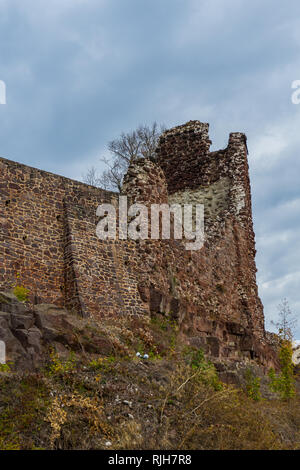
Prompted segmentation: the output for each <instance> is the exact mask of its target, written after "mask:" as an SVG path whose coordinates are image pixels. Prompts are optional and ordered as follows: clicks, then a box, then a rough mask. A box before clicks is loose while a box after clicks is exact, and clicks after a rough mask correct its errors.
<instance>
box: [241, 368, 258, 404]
mask: <svg viewBox="0 0 300 470" xmlns="http://www.w3.org/2000/svg"><path fill="white" fill-rule="evenodd" d="M245 375H246V392H247V395H248V397H249V398H252V400H254V401H259V400H261V393H260V378H259V377H255V376H254V374H253V372H252V370H251V369H250V368H249V369H247V370H246V374H245Z"/></svg>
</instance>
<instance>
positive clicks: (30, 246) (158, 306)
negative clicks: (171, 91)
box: [0, 121, 274, 366]
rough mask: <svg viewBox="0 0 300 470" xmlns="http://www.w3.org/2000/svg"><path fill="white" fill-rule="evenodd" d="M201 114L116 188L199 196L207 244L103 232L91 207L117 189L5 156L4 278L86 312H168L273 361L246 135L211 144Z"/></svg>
mask: <svg viewBox="0 0 300 470" xmlns="http://www.w3.org/2000/svg"><path fill="white" fill-rule="evenodd" d="M208 127H209V126H208V124H205V123H201V122H199V121H190V122H188V123H186V124H184V125H182V126H178V127H175V128H173V129H170V130H167V131H166V132H164V133H163V134H162V136H161V137H160V141H159V145H158V148H157V158H156V159H155V160H148V159H146V160H139V161H136V162H134V163H133V164H132V165H131V166H130V167H129V170H128V173H127V175H126V176H125V179H124V185H123V194H124V195H127V196H128V197H129V198H130V200H132V201H134V202H142V203H145V202H146V203H147V204H149V203H158V204H160V203H168V202H169V203H192V202H193V203H203V204H204V207H205V243H204V246H203V248H202V249H201V250H199V251H187V250H186V249H185V246H184V243H183V241H181V240H174V239H171V240H151V239H149V240H136V241H135V240H119V239H117V240H99V239H98V238H97V236H96V225H97V222H98V221H97V217H96V209H97V207H98V205H99V204H101V203H113V204H116V201H117V198H118V195H116V194H115V193H112V192H108V191H104V190H102V189H98V188H95V187H92V186H89V185H86V184H83V183H80V182H77V181H73V180H70V179H68V178H64V177H62V176H58V175H54V174H51V173H48V172H45V171H42V170H37V169H35V168H31V167H28V166H26V165H22V164H19V163H16V162H12V161H9V160H6V159H4V158H0V205H1V212H0V253H1V258H0V259H1V264H0V289H1V290H8V289H11V287H12V285H14V283H15V282H16V278H17V276H18V275H19V276H20V279H21V282H22V285H24V287H26V288H28V289H29V290H30V300H31V302H32V303H52V304H56V305H57V306H60V307H66V308H68V309H69V310H70V311H74V312H76V313H77V314H79V315H82V316H95V317H99V318H101V317H103V316H109V315H115V316H116V315H141V314H144V315H155V314H158V313H160V314H162V315H167V316H169V317H170V318H172V319H174V320H175V321H177V322H178V323H179V324H180V330H181V334H182V336H183V338H184V339H185V340H186V341H187V342H188V343H189V344H190V345H193V346H195V347H199V348H200V347H201V348H203V349H204V351H205V352H206V353H207V354H208V355H210V356H211V357H214V358H224V359H228V360H230V359H233V360H237V359H243V358H248V359H254V360H256V361H257V362H259V363H260V364H262V365H265V366H267V365H270V364H271V365H272V364H273V362H274V351H273V349H272V348H271V346H270V345H269V344H268V342H267V339H266V332H265V329H264V315H263V307H262V303H261V301H260V299H259V296H258V290H257V284H256V265H255V240H254V232H253V222H252V209H251V192H250V181H249V172H248V161H247V144H246V136H245V135H244V134H242V133H239V132H236V133H231V134H230V136H229V141H228V146H227V147H226V148H225V149H223V150H219V151H215V152H210V145H211V141H210V139H209V135H208Z"/></svg>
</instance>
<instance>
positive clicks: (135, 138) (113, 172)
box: [83, 122, 165, 192]
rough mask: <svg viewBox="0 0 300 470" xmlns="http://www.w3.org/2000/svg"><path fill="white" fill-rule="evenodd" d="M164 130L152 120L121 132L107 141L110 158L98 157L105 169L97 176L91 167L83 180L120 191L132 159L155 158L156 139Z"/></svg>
mask: <svg viewBox="0 0 300 470" xmlns="http://www.w3.org/2000/svg"><path fill="white" fill-rule="evenodd" d="M164 130H165V127H164V126H160V128H159V127H158V125H157V123H156V122H154V123H153V124H152V125H151V126H146V125H140V126H139V127H138V128H137V129H136V130H134V131H132V132H128V133H127V134H125V133H122V134H121V135H120V137H119V138H117V139H114V140H112V141H110V142H109V143H108V150H109V152H110V158H106V157H102V158H100V161H101V162H102V163H104V164H105V165H106V169H105V170H104V171H103V172H102V173H101V174H100V175H99V176H98V175H97V172H96V170H95V168H94V167H91V168H90V169H89V170H88V171H87V173H86V174H85V175H84V176H83V181H84V182H85V183H87V184H94V186H99V187H102V188H103V189H107V190H115V191H118V192H120V191H121V188H122V183H123V178H124V175H125V173H126V172H127V169H128V167H129V165H130V163H131V162H132V161H134V160H138V159H140V158H151V159H155V149H156V147H157V143H158V139H159V136H160V135H161V133H162V132H163V131H164ZM90 181H93V183H91V182H90Z"/></svg>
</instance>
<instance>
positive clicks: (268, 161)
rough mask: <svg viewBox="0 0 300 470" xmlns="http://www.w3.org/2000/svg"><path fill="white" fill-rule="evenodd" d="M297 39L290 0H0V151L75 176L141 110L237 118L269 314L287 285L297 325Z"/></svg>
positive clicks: (219, 142)
mask: <svg viewBox="0 0 300 470" xmlns="http://www.w3.org/2000/svg"><path fill="white" fill-rule="evenodd" d="M299 52H300V3H299V2H298V1H297V0H287V1H286V2H282V1H279V0H252V1H251V2H248V1H246V0H151V1H150V0H51V1H50V2H49V1H48V0H38V1H37V0H0V80H3V81H5V83H6V85H7V104H6V105H5V106H4V105H1V106H0V119H1V126H0V155H1V156H3V157H6V158H9V159H11V160H16V161H19V162H21V163H25V164H28V165H31V166H34V167H38V168H42V169H44V170H48V171H52V172H54V173H59V174H62V175H65V176H68V177H71V178H75V179H79V180H80V179H81V177H82V174H83V173H84V171H85V170H86V168H88V167H90V166H91V165H96V166H99V165H98V160H99V157H100V156H102V155H103V154H104V153H105V152H106V144H107V142H108V141H109V140H111V139H113V138H115V137H117V136H118V135H119V134H120V133H121V132H122V131H125V132H126V131H130V130H132V129H134V128H135V127H136V126H137V125H139V124H140V123H145V124H151V123H152V122H153V121H154V120H156V121H158V122H159V123H164V124H165V125H166V126H167V127H172V126H174V125H178V124H182V123H184V122H186V121H188V120H190V119H198V120H200V121H204V122H209V123H210V134H211V138H212V140H213V147H212V149H218V148H222V147H225V146H226V144H227V139H228V134H229V132H231V131H243V132H245V133H246V134H247V136H248V147H249V152H250V155H249V164H250V173H251V182H252V197H253V210H254V223H255V232H256V240H257V251H258V253H257V265H258V282H259V292H260V295H261V298H262V300H263V303H264V305H265V315H266V321H267V327H268V328H270V320H271V318H276V314H277V309H276V306H277V305H278V303H279V302H280V301H281V299H282V298H283V297H286V298H287V299H288V301H289V303H290V306H291V308H292V310H293V312H294V313H295V314H297V315H298V316H299V324H298V331H297V338H299V339H300V294H299V292H300V289H299V288H300V185H299V174H300V158H299V157H300V105H295V104H292V101H291V95H292V89H291V84H292V82H293V81H294V80H297V79H299V80H300V54H299Z"/></svg>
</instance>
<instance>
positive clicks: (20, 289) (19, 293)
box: [13, 273, 29, 302]
mask: <svg viewBox="0 0 300 470" xmlns="http://www.w3.org/2000/svg"><path fill="white" fill-rule="evenodd" d="M16 277H17V282H16V284H15V286H14V289H13V293H14V295H15V296H16V297H17V299H18V300H19V301H20V302H28V295H29V290H28V289H26V287H24V286H22V284H21V283H20V277H21V275H20V273H17V276H16Z"/></svg>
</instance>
